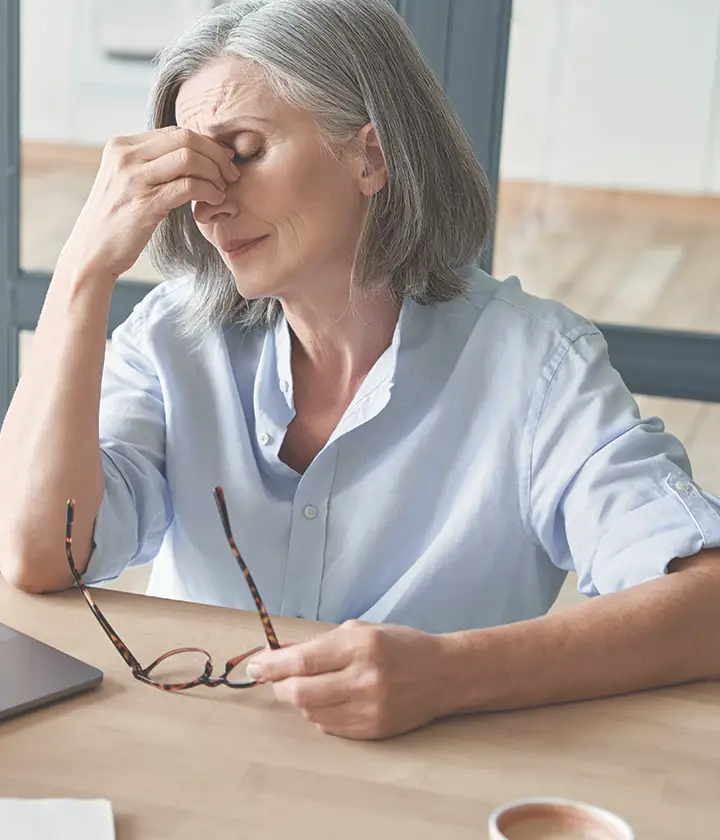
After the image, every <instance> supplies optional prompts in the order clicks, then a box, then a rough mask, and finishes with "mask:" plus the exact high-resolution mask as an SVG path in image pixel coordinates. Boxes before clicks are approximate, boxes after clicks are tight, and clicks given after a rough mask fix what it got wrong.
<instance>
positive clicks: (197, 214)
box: [192, 193, 238, 225]
mask: <svg viewBox="0 0 720 840" xmlns="http://www.w3.org/2000/svg"><path fill="white" fill-rule="evenodd" d="M192 214H193V217H194V218H195V221H196V222H197V223H198V224H200V225H206V224H209V223H210V222H214V221H217V220H218V219H221V218H223V217H224V218H226V219H234V218H235V216H237V214H238V206H237V203H236V202H235V201H234V200H233V199H232V198H230V197H229V196H228V194H227V193H225V201H223V203H222V204H208V202H206V201H193V202H192Z"/></svg>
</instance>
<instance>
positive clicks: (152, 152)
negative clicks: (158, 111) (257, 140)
mask: <svg viewBox="0 0 720 840" xmlns="http://www.w3.org/2000/svg"><path fill="white" fill-rule="evenodd" d="M132 139H133V140H134V141H135V142H134V143H133V146H134V150H135V152H136V153H137V154H140V155H142V156H143V157H144V159H145V160H147V161H150V160H155V159H156V158H160V157H163V156H164V155H168V154H172V152H179V151H180V150H181V149H187V150H188V151H191V152H195V153H196V154H198V155H201V156H203V157H205V158H207V159H208V160H211V161H212V162H213V163H214V164H215V165H216V166H217V168H218V169H219V170H220V177H221V178H223V180H224V181H226V182H228V183H231V184H232V183H235V181H236V180H237V167H236V166H235V165H234V164H233V163H232V159H233V155H234V151H233V150H232V149H230V148H229V147H228V146H224V145H222V144H221V143H218V142H217V141H216V140H212V139H211V138H210V137H206V136H205V135H204V134H200V133H199V132H197V131H192V130H191V129H189V128H178V127H177V126H170V127H168V128H167V129H156V130H155V131H150V132H146V133H145V134H141V135H136V136H135V137H134V138H132Z"/></svg>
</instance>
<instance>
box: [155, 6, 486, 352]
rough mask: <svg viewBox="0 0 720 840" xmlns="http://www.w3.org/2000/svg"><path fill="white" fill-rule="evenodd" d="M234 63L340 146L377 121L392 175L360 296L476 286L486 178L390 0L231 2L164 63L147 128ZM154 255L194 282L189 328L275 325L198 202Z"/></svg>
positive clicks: (170, 271)
mask: <svg viewBox="0 0 720 840" xmlns="http://www.w3.org/2000/svg"><path fill="white" fill-rule="evenodd" d="M227 57H236V58H239V59H243V60H247V61H250V62H252V63H253V64H254V66H256V67H257V69H258V70H259V71H260V74H261V78H262V79H263V80H264V81H266V82H267V83H268V85H269V87H270V89H271V90H272V91H273V92H274V93H275V94H276V95H277V96H278V97H280V98H281V99H282V100H283V101H285V102H287V103H288V104H290V105H292V106H294V107H296V108H298V109H300V110H302V111H303V112H305V113H307V114H308V115H309V116H310V117H312V118H313V119H314V121H315V122H316V124H317V126H318V135H319V138H320V141H321V142H322V143H323V144H324V145H325V146H326V147H327V149H328V151H330V152H331V153H333V150H334V149H335V150H337V149H338V148H339V147H340V146H342V145H343V144H346V143H348V142H350V141H352V139H353V138H354V137H355V135H356V134H357V132H358V131H359V129H360V128H362V126H364V125H366V124H367V123H368V122H370V123H372V125H373V126H374V128H375V131H376V134H377V137H378V141H379V143H380V146H381V149H382V152H383V155H384V158H385V161H386V165H387V170H388V181H387V184H386V186H385V187H384V188H383V189H382V190H380V191H379V192H377V193H375V195H373V196H372V198H370V200H369V201H368V206H367V212H366V216H365V219H364V223H363V225H362V228H361V232H360V236H359V238H358V243H357V247H356V250H355V254H354V259H353V263H352V272H351V278H350V279H351V294H352V295H354V294H357V293H359V292H360V290H362V289H366V288H369V287H373V288H383V289H386V290H388V291H389V292H390V293H391V294H392V296H393V298H394V299H395V300H397V301H401V300H402V299H403V298H404V297H405V296H407V295H409V296H410V297H412V298H413V299H414V300H416V301H418V302H419V303H422V304H431V303H435V302H439V301H445V300H451V299H452V298H455V297H459V296H461V295H463V294H465V293H466V292H467V289H466V286H465V282H464V281H463V280H462V279H461V278H459V277H458V276H457V274H456V273H455V272H454V271H453V268H457V267H459V266H462V265H466V264H468V263H472V262H474V261H475V260H477V259H478V258H479V257H480V256H481V254H482V252H483V250H484V248H485V246H486V244H487V240H488V238H489V231H490V226H491V220H492V202H491V196H490V189H489V186H488V181H487V178H486V176H485V173H484V171H483V169H482V166H481V165H480V163H479V162H478V160H477V157H476V156H475V153H474V151H473V148H472V145H471V143H470V140H469V138H468V136H467V134H466V132H465V131H464V129H463V127H462V126H461V124H460V122H459V120H458V118H457V116H456V114H455V112H454V110H453V108H452V106H451V105H450V102H449V101H448V98H447V96H446V94H445V91H444V90H443V88H442V85H441V84H440V82H439V81H438V80H437V78H436V77H435V75H434V73H433V71H432V69H431V68H430V66H429V65H428V63H427V61H426V60H425V58H424V56H423V55H422V53H421V51H420V49H419V47H418V46H417V43H416V41H415V39H414V37H413V35H412V32H411V30H410V28H409V27H408V26H407V24H406V23H405V21H404V20H403V19H402V18H401V17H400V15H399V14H398V13H397V12H396V11H395V10H394V9H393V8H392V6H390V4H389V3H388V2H387V0H233V2H226V3H222V4H221V5H220V6H218V7H216V8H214V9H212V10H211V11H210V12H208V13H207V14H205V15H204V16H202V17H201V18H199V19H198V20H197V21H196V22H195V23H194V24H193V25H192V26H191V27H190V29H188V30H187V31H186V32H185V33H183V34H182V35H181V36H179V37H178V38H176V39H175V40H174V41H173V42H172V43H171V44H169V45H168V46H167V47H166V48H165V49H164V50H163V51H162V52H161V53H160V55H159V56H158V57H157V59H156V70H155V78H154V82H153V87H152V91H151V95H150V126H151V127H152V128H161V127H163V126H170V125H175V124H176V121H175V100H176V98H177V94H178V91H179V89H180V86H181V85H182V84H183V82H185V81H186V80H187V79H189V78H190V77H191V76H193V75H194V74H195V73H197V72H198V71H199V70H200V69H202V68H203V67H205V66H207V65H208V64H211V63H213V62H214V61H216V60H218V59H222V58H227ZM368 165H369V166H371V162H370V161H369V160H368ZM149 250H150V256H151V258H152V260H153V262H154V264H155V266H156V267H157V268H158V270H159V271H160V273H161V274H162V275H163V276H167V277H169V276H177V275H181V274H186V273H191V274H193V275H194V277H195V280H194V283H195V287H194V293H193V294H192V295H191V296H189V301H188V304H187V307H186V309H185V311H184V312H183V315H182V321H183V324H184V327H185V330H186V332H187V333H188V334H189V335H191V336H194V337H195V338H200V337H201V336H202V335H203V334H205V332H206V331H207V329H208V328H213V327H217V326H220V325H223V324H227V323H230V322H235V323H237V322H240V323H242V324H245V325H246V326H248V327H249V326H256V325H263V326H266V327H267V326H270V325H272V324H273V323H274V322H275V320H276V318H277V316H278V314H279V304H278V302H277V300H275V299H273V298H267V297H266V298H258V299H256V300H246V299H244V298H243V297H241V296H240V294H239V293H238V291H237V289H236V287H235V282H234V279H233V276H232V273H231V272H230V270H229V269H228V268H227V266H226V265H225V263H224V262H223V260H222V258H221V257H220V255H219V253H218V252H217V251H216V249H215V248H214V247H213V246H212V245H210V243H208V242H207V240H206V239H205V238H204V237H203V236H202V235H201V234H200V232H199V230H198V229H197V226H196V224H195V221H194V219H193V216H192V212H191V208H190V205H185V206H183V207H180V208H178V209H176V210H173V211H172V212H170V214H169V215H168V216H167V218H166V219H165V220H164V221H163V222H162V223H161V224H160V226H159V227H158V229H157V230H156V232H155V234H154V235H153V239H152V241H151V243H150V249H149Z"/></svg>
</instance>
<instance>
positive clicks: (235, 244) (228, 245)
mask: <svg viewBox="0 0 720 840" xmlns="http://www.w3.org/2000/svg"><path fill="white" fill-rule="evenodd" d="M261 239H265V237H264V236H256V237H255V238H254V239H231V240H230V241H229V242H225V243H224V244H223V245H221V246H220V247H221V248H222V250H223V251H224V252H225V253H226V254H229V253H230V252H231V251H237V250H238V249H239V248H245V247H246V246H248V245H253V244H254V243H255V242H259V241H260V240H261Z"/></svg>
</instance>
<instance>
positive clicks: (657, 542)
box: [592, 472, 720, 595]
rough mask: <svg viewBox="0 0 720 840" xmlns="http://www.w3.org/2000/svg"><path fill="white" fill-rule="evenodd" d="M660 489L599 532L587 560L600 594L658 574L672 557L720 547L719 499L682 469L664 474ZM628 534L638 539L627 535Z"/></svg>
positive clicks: (688, 555) (652, 577)
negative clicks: (596, 544)
mask: <svg viewBox="0 0 720 840" xmlns="http://www.w3.org/2000/svg"><path fill="white" fill-rule="evenodd" d="M663 490H664V495H663V496H661V497H660V498H658V499H656V500H655V501H653V502H650V503H648V504H645V505H642V506H641V507H639V508H636V509H635V510H632V511H630V512H628V513H627V514H626V516H624V517H623V519H622V522H621V523H617V524H616V525H615V526H614V527H613V528H612V529H611V530H610V531H609V532H607V533H606V534H605V535H604V536H603V537H602V539H601V541H600V545H599V547H598V550H597V552H596V554H595V559H594V560H593V565H592V580H593V584H594V586H595V587H596V589H597V591H598V592H599V593H600V594H602V595H604V594H607V593H609V592H617V591H618V590H621V589H627V588H628V587H630V586H635V585H637V584H639V583H645V582H647V581H649V580H653V579H654V578H659V577H662V576H663V575H664V574H665V573H666V572H667V568H668V565H669V564H670V562H671V561H672V560H674V559H675V558H676V557H690V556H692V555H693V554H697V553H698V552H699V551H702V550H703V549H705V548H714V547H717V546H720V499H717V498H715V497H714V496H712V495H710V494H709V493H705V492H703V491H702V490H700V488H699V487H698V486H697V485H696V484H695V483H694V482H693V481H692V479H691V478H689V476H687V475H686V474H685V473H681V472H677V473H671V474H670V475H668V476H667V477H666V478H665V481H664V482H663ZM632 535H637V539H634V540H633V539H632V538H630V539H628V537H629V536H632Z"/></svg>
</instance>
